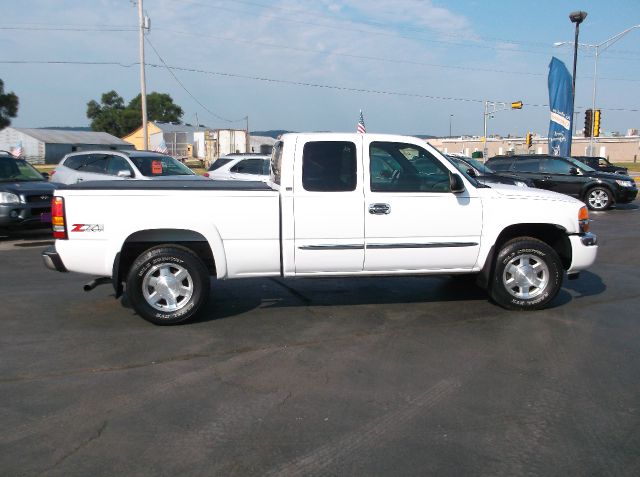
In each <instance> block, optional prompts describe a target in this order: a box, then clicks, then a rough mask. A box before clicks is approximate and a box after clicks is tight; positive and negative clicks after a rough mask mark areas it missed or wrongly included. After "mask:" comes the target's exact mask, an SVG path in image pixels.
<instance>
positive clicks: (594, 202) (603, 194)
mask: <svg viewBox="0 0 640 477" xmlns="http://www.w3.org/2000/svg"><path fill="white" fill-rule="evenodd" d="M585 202H586V203H587V207H589V209H591V210H607V209H608V208H609V207H611V204H612V203H613V200H612V198H611V191H609V189H607V188H606V187H592V188H591V189H589V190H588V191H587V193H586V194H585Z"/></svg>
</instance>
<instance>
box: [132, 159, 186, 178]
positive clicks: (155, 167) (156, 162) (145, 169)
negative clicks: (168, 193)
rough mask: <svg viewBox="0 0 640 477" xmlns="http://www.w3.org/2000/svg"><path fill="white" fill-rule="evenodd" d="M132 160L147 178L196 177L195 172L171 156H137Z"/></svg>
mask: <svg viewBox="0 0 640 477" xmlns="http://www.w3.org/2000/svg"><path fill="white" fill-rule="evenodd" d="M130 159H131V162H133V163H134V164H135V166H136V167H137V168H138V170H139V171H140V173H141V174H142V175H143V176H147V177H158V176H193V175H195V172H193V171H192V170H191V169H189V168H188V167H187V166H185V165H184V164H182V163H181V162H180V161H177V160H176V159H174V158H173V157H171V156H160V155H157V156H135V157H131V158H130Z"/></svg>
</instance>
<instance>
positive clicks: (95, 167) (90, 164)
mask: <svg viewBox="0 0 640 477" xmlns="http://www.w3.org/2000/svg"><path fill="white" fill-rule="evenodd" d="M108 159H109V156H108V155H106V154H88V155H86V156H82V161H81V163H80V165H79V166H78V167H77V168H76V170H77V171H78V172H92V173H95V174H105V173H106V171H107V161H108Z"/></svg>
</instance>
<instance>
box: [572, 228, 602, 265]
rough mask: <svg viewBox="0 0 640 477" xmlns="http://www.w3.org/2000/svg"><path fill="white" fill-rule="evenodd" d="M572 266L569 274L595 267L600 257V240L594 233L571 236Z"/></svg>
mask: <svg viewBox="0 0 640 477" xmlns="http://www.w3.org/2000/svg"><path fill="white" fill-rule="evenodd" d="M569 241H570V242H571V266H570V267H569V270H567V273H568V274H573V273H576V272H579V271H580V270H585V269H587V268H589V267H590V266H591V265H593V262H595V261H596V256H597V255H598V238H597V237H596V236H595V235H594V234H592V233H586V234H580V235H570V236H569Z"/></svg>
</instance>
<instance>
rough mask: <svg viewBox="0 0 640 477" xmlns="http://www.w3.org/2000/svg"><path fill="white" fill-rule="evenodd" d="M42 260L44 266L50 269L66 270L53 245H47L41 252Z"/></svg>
mask: <svg viewBox="0 0 640 477" xmlns="http://www.w3.org/2000/svg"><path fill="white" fill-rule="evenodd" d="M42 260H43V261H44V265H45V267H47V268H49V269H51V270H55V271H57V272H66V271H67V269H66V267H65V266H64V263H62V259H61V258H60V255H58V252H56V246H55V245H51V246H50V247H47V248H46V249H45V250H44V251H43V252H42Z"/></svg>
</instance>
